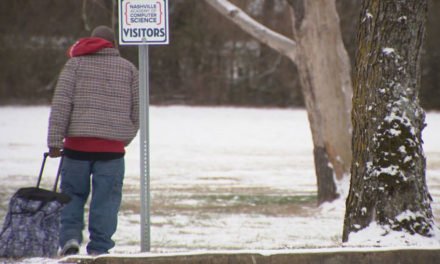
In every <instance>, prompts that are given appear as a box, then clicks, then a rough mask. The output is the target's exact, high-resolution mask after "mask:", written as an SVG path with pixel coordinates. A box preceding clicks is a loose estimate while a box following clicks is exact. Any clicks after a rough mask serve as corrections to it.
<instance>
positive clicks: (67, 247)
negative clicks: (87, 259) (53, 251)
mask: <svg viewBox="0 0 440 264" xmlns="http://www.w3.org/2000/svg"><path fill="white" fill-rule="evenodd" d="M78 252H79V243H78V241H77V240H76V239H70V240H69V241H67V242H66V244H64V246H63V248H62V249H61V252H60V255H61V256H69V255H76V254H78Z"/></svg>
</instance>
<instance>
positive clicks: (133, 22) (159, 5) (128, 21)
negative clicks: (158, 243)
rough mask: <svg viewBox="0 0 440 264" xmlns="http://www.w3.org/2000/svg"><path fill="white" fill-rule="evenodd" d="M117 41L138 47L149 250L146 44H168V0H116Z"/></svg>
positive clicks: (144, 230) (146, 244)
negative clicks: (117, 12) (117, 2)
mask: <svg viewBox="0 0 440 264" xmlns="http://www.w3.org/2000/svg"><path fill="white" fill-rule="evenodd" d="M118 6H119V8H118V9H119V44H120V45H138V46H139V134H140V137H139V138H140V142H139V143H140V172H141V179H140V184H141V186H140V187H141V188H140V189H141V191H140V192H141V193H140V194H141V215H140V217H141V252H148V251H150V244H151V241H150V236H151V235H150V234H151V232H150V230H151V222H150V208H151V196H150V139H149V137H150V136H149V130H150V125H149V123H150V118H149V105H150V96H149V94H150V92H149V90H150V88H149V57H148V45H166V44H168V43H169V32H168V1H167V0H119V5H118Z"/></svg>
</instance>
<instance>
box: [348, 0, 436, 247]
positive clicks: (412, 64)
mask: <svg viewBox="0 0 440 264" xmlns="http://www.w3.org/2000/svg"><path fill="white" fill-rule="evenodd" d="M426 11H427V1H426V0H406V1H382V0H364V1H363V6H362V13H361V17H360V24H359V33H358V47H359V49H358V54H357V57H356V74H355V85H354V89H355V90H354V98H353V112H352V121H353V127H354V131H353V145H352V146H353V161H352V168H351V172H352V176H351V186H350V192H349V196H348V199H347V207H346V214H345V222H344V233H343V240H344V241H347V240H348V238H349V235H350V233H352V232H357V231H359V230H362V229H364V228H365V227H367V226H369V225H370V223H373V222H375V223H377V225H378V226H380V227H382V228H383V229H384V234H387V233H389V232H390V231H392V230H396V231H405V232H408V233H410V234H414V233H417V234H420V235H423V236H431V235H432V229H433V228H434V225H433V220H432V211H431V206H430V202H431V197H430V195H429V193H428V189H427V186H426V180H425V169H426V163H425V158H424V154H423V149H422V129H423V128H424V126H425V123H424V116H425V115H424V111H423V110H422V109H421V107H420V106H419V101H418V89H419V87H420V73H421V72H420V55H421V54H420V51H421V47H422V42H423V35H424V31H425V30H424V29H425V28H424V24H425V20H426ZM377 240H378V241H380V238H377Z"/></svg>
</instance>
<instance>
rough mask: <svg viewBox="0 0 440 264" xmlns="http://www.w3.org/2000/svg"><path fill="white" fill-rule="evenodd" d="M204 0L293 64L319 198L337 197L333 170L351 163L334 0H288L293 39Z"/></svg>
mask: <svg viewBox="0 0 440 264" xmlns="http://www.w3.org/2000/svg"><path fill="white" fill-rule="evenodd" d="M206 2H207V3H209V4H210V5H211V6H213V7H214V8H215V9H217V10H218V11H219V12H220V13H222V14H223V15H225V16H226V17H227V18H229V19H230V20H232V21H233V22H234V23H236V24H237V25H238V26H239V27H241V28H242V29H243V30H244V31H246V32H248V33H249V34H251V35H252V36H254V37H255V38H256V39H258V40H260V41H261V42H263V43H265V44H267V45H268V46H270V47H272V48H273V49H275V50H277V51H279V52H280V53H281V54H283V55H285V56H287V57H288V58H290V59H291V60H292V61H293V62H294V63H295V64H296V65H297V67H298V69H299V74H300V80H301V84H302V92H303V96H304V99H305V104H306V108H307V112H308V117H309V121H310V128H311V131H312V137H313V144H314V158H315V168H316V176H317V181H318V202H319V203H322V202H324V201H332V200H334V199H336V198H337V197H338V193H337V189H336V184H335V176H336V178H337V179H342V178H343V176H344V175H348V172H349V167H350V163H351V145H350V141H351V122H350V110H351V96H352V87H351V79H350V63H349V58H348V55H347V52H346V51H345V48H344V45H343V42H342V36H341V32H340V25H339V18H338V14H337V12H336V7H335V0H313V1H306V0H292V1H289V4H290V6H291V7H292V9H293V12H292V18H293V20H294V37H295V39H296V40H297V42H295V41H293V40H291V39H288V38H286V37H285V36H282V35H280V34H278V33H276V32H274V31H272V30H270V29H268V28H266V27H264V26H263V25H261V24H260V23H258V22H257V21H255V20H254V19H252V18H251V17H249V16H248V15H247V14H246V13H244V12H243V11H242V10H241V9H239V8H237V7H236V6H234V5H233V4H231V3H230V2H229V1H226V0H206Z"/></svg>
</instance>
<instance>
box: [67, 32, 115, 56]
mask: <svg viewBox="0 0 440 264" xmlns="http://www.w3.org/2000/svg"><path fill="white" fill-rule="evenodd" d="M105 48H113V44H112V43H111V42H110V41H108V40H105V39H102V38H95V37H90V38H82V39H79V40H78V41H77V42H75V44H73V45H72V46H71V47H70V48H69V49H68V50H67V56H68V57H69V58H72V57H78V56H84V55H89V54H93V53H97V52H99V51H101V50H102V49H105Z"/></svg>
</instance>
